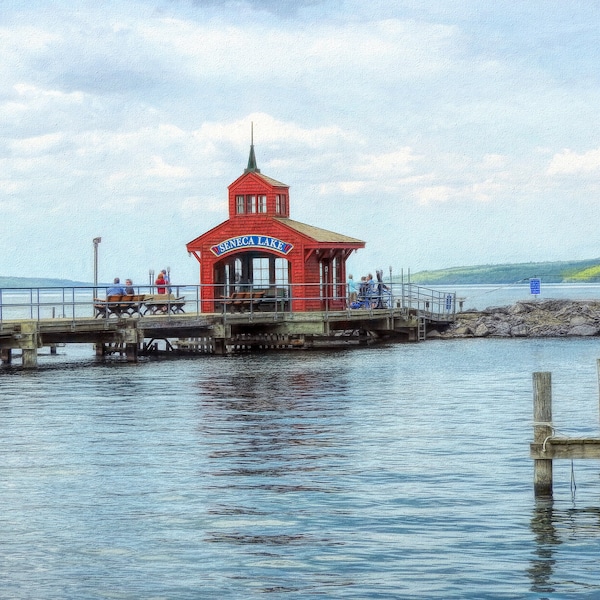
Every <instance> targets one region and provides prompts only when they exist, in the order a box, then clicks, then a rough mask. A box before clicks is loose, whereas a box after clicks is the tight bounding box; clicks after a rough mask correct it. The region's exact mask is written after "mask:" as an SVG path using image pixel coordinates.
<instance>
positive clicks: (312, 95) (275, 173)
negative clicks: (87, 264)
mask: <svg viewBox="0 0 600 600" xmlns="http://www.w3.org/2000/svg"><path fill="white" fill-rule="evenodd" d="M567 4H568V3H567ZM234 5H235V6H237V7H238V9H239V10H235V9H234V8H232V7H233V6H234ZM290 5H291V3H290ZM241 6H242V4H240V3H233V2H232V3H218V2H211V3H203V2H194V3H177V2H170V3H159V2H158V1H155V0H149V1H147V2H136V1H135V0H134V2H131V3H117V2H113V3H108V4H105V3H101V4H98V3H96V4H90V3H88V4H82V5H81V6H80V5H77V7H75V6H74V5H73V3H70V2H66V1H65V0H59V1H58V2H56V3H53V12H52V14H50V13H49V12H48V10H47V9H44V8H43V7H42V6H41V5H39V6H38V4H36V3H33V4H31V6H29V5H27V7H25V4H24V3H9V4H8V5H6V6H5V7H4V8H5V10H4V11H3V25H4V28H3V29H2V30H1V31H0V33H1V34H0V55H2V61H1V62H0V75H1V76H2V82H3V83H2V89H1V90H0V173H1V174H2V180H1V181H0V205H2V207H3V214H4V215H5V217H6V218H5V223H4V225H5V230H6V232H5V234H3V236H2V238H0V256H9V255H10V254H11V252H12V249H13V248H14V247H17V246H18V245H19V240H21V239H23V237H24V236H31V233H32V231H33V229H34V228H36V227H37V230H36V233H35V237H36V239H39V240H45V239H53V236H55V231H56V223H58V222H60V223H61V236H62V238H63V240H64V243H65V244H68V245H69V247H77V244H80V243H81V241H80V240H81V239H85V240H86V242H85V243H86V244H87V237H89V236H92V237H93V236H96V235H98V232H99V231H101V233H102V235H103V255H104V257H105V258H104V261H105V262H103V265H104V268H106V269H107V270H108V271H109V274H110V275H112V272H113V271H115V270H118V268H117V267H120V265H117V264H115V265H112V266H111V265H110V263H109V260H110V259H109V258H108V257H109V256H112V255H111V254H110V253H109V251H108V249H109V247H111V246H112V247H114V246H115V245H116V244H117V243H121V242H118V240H120V239H121V238H122V240H123V241H122V243H123V244H125V243H129V244H133V243H136V240H138V239H139V240H142V241H141V242H139V243H140V244H142V245H144V248H146V244H147V243H148V242H147V240H151V239H152V236H153V232H154V231H155V229H156V226H157V224H160V225H161V227H168V228H169V231H171V232H178V233H179V234H180V235H181V237H182V239H181V240H179V242H180V245H181V247H178V246H177V244H178V243H179V242H177V241H176V240H175V239H174V238H170V242H169V243H168V244H166V245H164V246H161V248H160V249H154V250H152V252H156V253H158V256H157V257H156V259H155V258H152V260H157V261H158V260H159V259H160V253H164V254H167V253H172V256H169V261H170V262H172V263H173V264H172V266H173V265H175V261H176V260H178V259H177V256H179V253H182V254H183V255H184V257H185V256H186V253H185V242H186V241H189V239H192V238H193V237H194V236H196V235H199V234H200V233H202V232H203V231H204V230H205V229H207V228H209V227H211V226H212V225H214V224H216V223H217V222H220V221H221V220H224V219H226V218H227V205H226V198H227V185H229V184H230V183H231V182H232V181H234V180H235V179H236V178H237V177H238V176H239V175H240V174H241V173H242V171H243V168H244V167H245V165H246V160H247V157H248V149H249V142H250V122H251V121H253V122H254V141H255V146H256V154H257V159H258V163H259V167H260V168H261V170H262V172H263V173H265V174H267V175H269V176H272V177H274V178H275V179H278V180H280V181H284V182H286V183H288V184H290V185H291V186H292V192H291V202H292V206H291V209H292V214H293V216H294V217H295V218H299V219H300V220H305V221H306V222H309V223H310V222H313V223H315V224H317V225H322V226H326V227H329V228H331V229H333V230H338V231H340V232H341V233H348V234H349V235H356V236H357V237H361V238H362V239H365V240H366V241H367V248H366V249H365V250H364V251H362V252H361V253H358V254H357V255H356V257H357V258H360V257H361V256H363V255H364V257H365V261H369V260H371V258H372V257H373V256H375V255H376V253H380V254H379V255H385V254H386V253H389V254H393V253H397V256H398V258H397V260H398V261H400V260H402V261H405V262H404V265H407V264H408V263H409V262H411V263H412V265H411V266H412V267H413V268H417V266H428V267H436V266H442V263H443V262H444V261H449V262H452V263H454V264H460V263H461V262H462V263H463V264H464V263H465V262H468V261H475V262H493V261H494V253H495V252H500V251H501V250H497V248H499V247H500V246H501V245H502V243H503V242H498V241H497V240H492V235H490V234H489V233H488V235H487V237H486V235H485V234H482V233H481V232H482V231H487V228H488V227H489V228H490V229H491V228H492V226H491V223H494V224H495V225H494V228H493V231H507V232H510V242H509V243H510V249H509V250H510V252H512V253H513V254H514V255H515V256H517V255H520V256H523V258H524V259H526V260H527V259H531V258H536V257H533V256H531V255H530V253H531V248H536V252H538V255H539V254H544V253H545V254H546V256H538V257H537V258H548V259H549V258H550V257H551V256H559V257H560V256H562V257H563V258H565V259H568V258H574V257H577V256H576V254H577V252H584V251H587V250H586V249H587V248H589V242H586V244H587V245H586V246H584V245H583V243H582V242H580V240H582V239H586V240H589V239H591V238H592V237H593V236H594V235H595V231H594V230H593V227H594V225H593V224H594V223H595V221H596V218H595V212H596V211H595V208H594V206H592V204H594V203H593V202H591V200H590V198H596V197H597V193H596V194H594V193H592V192H594V191H596V192H597V188H598V182H597V173H598V170H599V169H600V150H595V149H594V148H596V146H597V140H598V138H599V137H600V118H598V117H599V116H600V115H598V112H599V107H600V91H599V89H600V88H599V87H598V85H597V78H595V77H596V76H595V73H597V71H596V69H597V62H598V50H597V44H595V43H592V42H593V41H594V39H593V36H592V35H591V34H590V33H589V28H585V27H583V26H582V25H585V24H586V23H589V22H592V20H593V17H594V16H595V13H594V11H593V10H592V8H587V9H586V8H585V7H584V6H583V5H581V6H580V8H579V10H578V11H577V12H573V13H572V14H571V21H569V23H568V24H567V23H566V21H565V20H564V19H562V18H559V17H558V16H556V17H555V16H554V12H553V11H550V12H548V11H547V10H546V7H545V5H544V4H543V3H540V2H539V1H538V0H532V2H531V3H528V9H527V11H525V12H523V13H522V14H521V12H519V11H516V9H514V6H512V5H510V4H507V3H506V2H500V3H499V4H494V5H493V6H492V5H490V6H489V7H488V8H487V9H486V11H484V13H482V11H479V10H476V9H474V8H473V7H472V5H469V4H468V3H467V4H461V6H460V10H449V9H448V8H445V7H443V8H440V7H437V8H435V9H433V8H431V7H430V6H429V7H425V6H424V5H423V4H422V3H421V4H419V3H408V4H407V3H393V2H392V3H390V2H385V1H379V2H377V1H375V0H374V1H373V2H368V3H364V2H358V1H354V0H342V1H341V2H338V1H337V0H335V1H333V0H331V1H330V0H323V1H322V2H319V3H314V4H311V5H310V7H308V6H307V5H305V4H301V5H298V6H296V9H295V11H285V14H284V13H282V12H281V11H278V10H275V11H272V12H265V11H262V10H258V8H257V5H256V4H255V3H243V9H242V8H240V7H241ZM440 6H441V5H440ZM507 9H510V10H511V11H513V12H514V11H516V12H517V13H518V14H519V19H512V20H511V21H510V26H508V24H507V21H506V20H505V13H506V10H507ZM561 10H562V9H561ZM542 21H543V23H544V33H543V37H544V40H543V42H544V43H543V44H541V42H539V40H540V39H541V37H540V34H538V33H536V32H538V29H537V26H538V25H539V23H540V22H542ZM575 31H576V32H577V39H578V48H577V52H576V53H575V51H574V50H572V49H571V47H567V46H565V43H564V40H565V36H572V35H573V32H575ZM532 32H533V33H532ZM532 35H534V36H537V37H536V38H535V39H536V40H537V41H538V42H539V43H538V42H536V43H535V44H534V43H530V41H531V36H532ZM569 39H572V38H569ZM536 44H537V45H536ZM553 48H561V49H562V50H561V52H560V53H559V52H556V51H553ZM565 53H566V55H567V58H565V57H564V56H563V55H564V54H565ZM564 148H583V149H586V148H587V149H590V148H591V150H587V151H579V152H576V151H573V150H562V149H564ZM594 186H595V187H594ZM584 199H585V200H584ZM7 207H10V210H6V209H7ZM32 207H33V208H34V210H32ZM565 207H568V211H572V212H575V211H577V214H578V219H577V224H576V225H572V224H571V223H570V221H569V217H568V214H566V211H567V208H565ZM7 215H8V216H7ZM48 215H50V217H49V218H47V217H48ZM540 215H542V216H543V220H544V223H547V230H550V229H551V228H552V226H554V227H557V226H560V228H561V231H562V232H563V235H562V236H561V240H562V241H559V240H552V241H551V242H550V241H549V240H548V239H547V238H542V237H540V239H534V240H531V239H529V238H530V236H532V235H534V236H535V232H534V234H532V233H531V232H529V231H527V230H526V228H525V226H524V225H523V226H521V225H520V224H523V223H532V222H536V221H538V220H539V219H540ZM515 223H517V225H516V226H515ZM582 223H583V225H582ZM433 229H435V231H436V236H439V239H440V244H441V245H442V246H443V248H444V251H443V252H442V253H440V252H439V251H435V248H434V247H433V246H432V247H430V246H429V245H425V244H423V243H422V240H423V239H425V238H428V236H429V234H430V232H431V231H432V230H433ZM399 232H400V233H401V237H402V241H401V243H400V244H398V243H397V240H396V236H398V235H399ZM111 238H112V241H110V240H111ZM484 238H485V239H484ZM90 239H91V238H90ZM104 240H106V241H105V242H104ZM390 240H392V241H391V242H390ZM492 241H494V243H492ZM171 242H172V244H171ZM507 243H508V242H507ZM552 245H554V247H551V246H552ZM44 247H45V246H44ZM503 252H505V253H506V252H508V250H504V251H503ZM561 252H562V255H561ZM552 253H554V254H552ZM37 254H38V253H36V252H34V251H32V252H31V256H29V257H28V256H27V255H25V256H24V257H23V258H22V261H21V262H22V269H21V271H22V272H23V274H24V275H27V274H37V273H35V270H36V269H38V268H39V263H38V261H37V260H36V256H37ZM75 254H77V253H75ZM114 256H115V259H114V260H118V259H119V253H115V254H114ZM140 256H141V258H139V260H144V261H145V260H150V258H148V259H146V253H145V251H144V252H141V251H140ZM413 256H419V258H418V260H417V259H414V260H413V258H412V257H413ZM583 258H585V256H583ZM136 260H137V258H136ZM353 260H354V257H353ZM361 260H362V259H361ZM386 260H388V259H387V258H386ZM389 260H394V259H393V257H392V256H390V257H389ZM48 261H50V262H51V261H54V264H52V265H51V266H52V270H53V272H54V273H56V274H57V275H64V276H68V277H70V278H75V279H81V278H85V277H86V273H82V272H80V270H81V266H80V264H79V263H81V260H80V258H78V259H77V260H73V261H71V260H70V258H69V257H64V256H57V257H56V258H53V257H52V253H51V252H50V253H49V255H48ZM415 262H419V265H417V264H415ZM5 264H6V262H5V263H2V262H1V260H0V273H1V272H2V270H3V269H4V266H5ZM186 268H189V271H188V272H189V273H190V278H193V279H194V280H195V278H197V267H196V265H195V264H194V263H192V267H189V265H188V263H187V262H186V261H184V263H182V265H181V270H182V271H184V270H185V269H186ZM61 270H62V272H59V271H61ZM78 271H79V272H78ZM5 272H6V271H5ZM44 274H45V273H44Z"/></svg>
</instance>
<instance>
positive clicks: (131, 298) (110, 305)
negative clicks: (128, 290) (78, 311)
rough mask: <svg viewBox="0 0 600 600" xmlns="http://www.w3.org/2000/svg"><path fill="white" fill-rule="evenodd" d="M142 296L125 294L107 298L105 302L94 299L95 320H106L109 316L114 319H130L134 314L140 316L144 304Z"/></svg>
mask: <svg viewBox="0 0 600 600" xmlns="http://www.w3.org/2000/svg"><path fill="white" fill-rule="evenodd" d="M144 298H145V296H144V294H126V295H122V296H119V295H116V296H107V298H106V300H101V299H100V298H94V310H95V312H96V314H95V315H94V317H95V318H97V317H102V318H105V319H106V318H108V317H110V316H111V315H115V316H116V317H132V316H133V315H135V314H141V310H142V306H143V303H144Z"/></svg>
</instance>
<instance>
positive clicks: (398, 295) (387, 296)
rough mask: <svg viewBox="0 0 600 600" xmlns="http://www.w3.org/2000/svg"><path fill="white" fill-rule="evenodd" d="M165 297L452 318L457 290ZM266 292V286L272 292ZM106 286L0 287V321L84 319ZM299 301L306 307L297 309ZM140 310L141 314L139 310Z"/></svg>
mask: <svg viewBox="0 0 600 600" xmlns="http://www.w3.org/2000/svg"><path fill="white" fill-rule="evenodd" d="M134 290H135V294H136V295H148V296H149V295H156V294H157V293H158V290H157V288H156V286H150V285H148V286H134ZM169 290H170V294H171V296H170V298H172V300H171V299H170V298H168V299H166V300H165V305H166V306H167V313H166V314H167V315H168V316H175V315H171V313H170V311H169V310H168V309H169V308H170V305H171V302H173V304H174V305H175V300H178V302H177V304H181V299H182V298H183V299H184V301H185V306H184V310H185V313H186V314H196V315H200V314H206V313H215V312H216V313H221V314H222V315H223V318H224V319H227V318H228V316H229V315H231V314H232V313H235V312H238V310H239V312H246V313H249V314H250V315H252V314H253V313H255V312H260V313H264V312H270V313H273V314H274V315H275V317H276V316H277V315H279V314H282V313H292V312H300V311H302V312H305V311H310V312H312V311H321V312H323V313H325V318H327V315H328V314H329V313H332V312H339V311H347V312H349V313H352V312H354V311H358V310H363V311H365V310H366V311H370V312H380V311H385V310H389V311H392V312H394V311H397V310H398V309H401V310H402V312H404V313H406V314H414V315H418V316H424V317H426V318H429V319H433V320H451V319H453V318H454V315H455V312H456V294H455V293H447V292H440V291H439V290H433V289H428V288H424V287H420V286H416V285H414V284H410V283H397V284H396V283H394V284H391V285H390V284H389V283H388V284H385V285H383V284H382V285H381V286H380V287H378V286H377V284H376V285H375V287H374V288H373V289H371V290H370V291H369V293H367V294H363V295H362V296H360V295H359V298H358V299H357V301H356V302H354V303H351V302H350V299H349V298H348V295H347V293H346V286H345V285H344V284H336V285H326V286H325V285H322V284H295V285H294V284H287V285H281V286H270V287H265V286H251V285H245V286H237V287H234V286H225V285H213V286H201V285H195V284H194V285H171V286H170V288H169ZM273 291H274V294H273V293H269V292H273ZM105 296H106V288H105V287H94V286H89V287H83V286H78V287H40V288H0V325H1V324H2V323H4V322H6V321H10V320H27V319H29V320H36V321H39V320H42V319H71V320H76V319H83V318H88V319H89V318H94V317H95V316H96V313H97V311H96V309H95V308H94V306H95V305H97V304H98V298H99V297H102V298H105ZM299 306H305V308H304V309H303V310H302V309H299V308H298V307H299ZM139 316H144V314H143V311H142V312H141V313H140V315H139Z"/></svg>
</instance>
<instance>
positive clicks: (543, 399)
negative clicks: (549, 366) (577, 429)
mask: <svg viewBox="0 0 600 600" xmlns="http://www.w3.org/2000/svg"><path fill="white" fill-rule="evenodd" d="M552 433H553V429H552V374H551V373H548V372H543V373H539V372H538V373H534V374H533V443H534V444H542V445H543V444H544V442H546V441H547V439H548V438H549V437H551V436H552ZM533 490H534V494H535V497H536V498H539V497H544V496H545V497H552V459H535V460H534V461H533Z"/></svg>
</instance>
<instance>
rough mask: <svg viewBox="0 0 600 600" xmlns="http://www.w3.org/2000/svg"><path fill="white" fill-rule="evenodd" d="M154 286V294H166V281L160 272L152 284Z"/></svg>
mask: <svg viewBox="0 0 600 600" xmlns="http://www.w3.org/2000/svg"><path fill="white" fill-rule="evenodd" d="M154 283H155V285H156V293H157V294H166V293H167V281H165V276H164V274H163V272H162V271H161V272H160V273H159V274H158V277H157V278H156V281H155V282H154Z"/></svg>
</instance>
